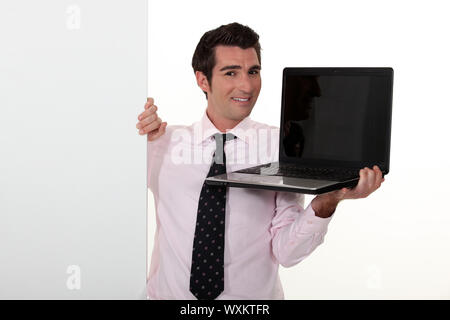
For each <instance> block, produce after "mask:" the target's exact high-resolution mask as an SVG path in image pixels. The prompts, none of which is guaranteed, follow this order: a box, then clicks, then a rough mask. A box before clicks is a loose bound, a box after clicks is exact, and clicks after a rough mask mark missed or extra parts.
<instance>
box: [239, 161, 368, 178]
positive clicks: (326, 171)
mask: <svg viewBox="0 0 450 320" xmlns="http://www.w3.org/2000/svg"><path fill="white" fill-rule="evenodd" d="M237 172H239V173H249V174H261V175H268V176H284V177H290V178H308V179H320V180H332V181H343V180H349V179H353V178H356V177H359V169H352V168H309V167H308V168H306V167H298V166H296V165H293V164H289V163H285V164H280V163H276V164H275V165H274V164H272V165H271V164H264V165H261V166H257V167H252V168H247V169H242V170H239V171H237Z"/></svg>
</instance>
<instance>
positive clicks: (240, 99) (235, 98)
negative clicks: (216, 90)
mask: <svg viewBox="0 0 450 320" xmlns="http://www.w3.org/2000/svg"><path fill="white" fill-rule="evenodd" d="M231 99H232V100H234V101H238V102H248V101H250V98H238V97H233V98H231Z"/></svg>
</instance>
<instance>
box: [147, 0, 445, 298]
mask: <svg viewBox="0 0 450 320" xmlns="http://www.w3.org/2000/svg"><path fill="white" fill-rule="evenodd" d="M447 18H448V10H446V4H445V2H444V1H426V2H425V1H408V2H406V1H396V2H394V1H376V2H375V1H342V0H341V1H282V0H278V1H261V0H259V1H242V0H239V1H235V0H233V1H231V0H229V1H193V0H191V1H149V46H148V50H149V65H148V67H149V70H148V71H149V83H148V92H149V96H152V97H154V98H155V102H156V105H157V106H158V107H159V110H160V111H159V115H160V117H162V118H163V120H165V121H168V123H169V125H173V124H190V123H192V122H194V121H197V120H198V119H199V118H200V117H201V115H202V113H203V111H204V109H205V107H206V100H205V98H204V95H203V93H202V92H201V90H200V89H199V88H198V87H197V86H196V83H195V78H194V73H193V70H192V67H191V59H192V54H193V52H194V49H195V47H196V45H197V43H198V41H199V39H200V37H201V36H202V35H203V33H204V32H206V31H208V30H210V29H213V28H216V27H218V26H220V25H222V24H227V23H230V22H235V21H236V22H240V23H242V24H246V25H248V26H250V27H251V28H252V29H254V30H255V31H256V32H257V33H258V34H259V35H260V43H261V46H262V49H263V50H262V73H261V74H262V79H263V86H262V90H261V94H260V97H259V100H258V103H257V104H256V106H255V108H254V110H253V113H252V118H253V119H254V120H256V121H260V122H264V123H268V124H271V125H276V126H279V116H280V101H281V76H282V69H283V68H284V67H286V66H291V67H310V66H312V67H314V66H330V67H344V66H345V67H359V66H361V67H362V66H371V67H393V68H394V102H393V117H392V143H391V167H390V173H389V174H388V175H387V176H386V181H385V183H384V184H383V185H382V187H381V188H380V189H379V190H377V191H376V192H375V193H374V194H372V195H371V196H370V197H368V198H366V199H361V200H346V201H344V202H342V203H340V204H339V207H338V210H337V211H336V213H335V214H334V218H333V219H332V221H331V223H330V225H329V230H328V234H327V236H326V237H325V242H324V243H323V244H322V245H321V246H320V247H319V248H318V249H317V250H316V251H315V252H313V253H312V255H311V256H310V257H308V258H307V259H306V260H304V261H303V262H301V263H300V264H298V265H297V266H294V267H292V268H289V269H284V268H281V269H280V270H281V271H280V272H281V277H282V282H283V286H284V289H285V296H286V298H287V299H350V298H353V299H443V298H445V299H449V298H450V274H449V270H450V259H449V252H450V250H449V249H450V235H449V231H448V230H449V226H450V223H449V222H450V217H449V213H450V212H449V211H450V210H449V209H448V200H447V199H448V196H447V190H448V182H449V181H450V179H449V178H450V174H449V170H448V168H447V166H446V164H447V159H448V155H449V151H448V150H449V148H448V147H447V145H448V143H446V142H447V141H446V140H447V139H446V138H447V137H448V136H449V134H448V116H449V115H450V112H449V107H450V105H449V100H448V93H447V92H448V90H447V86H448V85H449V81H448V76H449V73H450V70H449V69H450V68H449V66H450V62H449V57H450V50H449V41H448V31H446V30H449V29H450V22H448V21H449V20H448V19H447ZM144 102H145V101H143V104H144ZM149 195H150V199H149V200H150V201H149V204H150V207H149V224H150V225H149V249H150V250H151V248H152V247H153V231H154V227H155V220H154V208H153V206H152V205H153V201H152V199H151V194H149ZM311 199H312V198H311V197H309V196H308V197H307V201H306V205H307V204H308V203H309V201H310V200H311Z"/></svg>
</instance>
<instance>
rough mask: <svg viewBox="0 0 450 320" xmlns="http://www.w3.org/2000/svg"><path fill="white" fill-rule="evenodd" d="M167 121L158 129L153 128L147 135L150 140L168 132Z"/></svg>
mask: <svg viewBox="0 0 450 320" xmlns="http://www.w3.org/2000/svg"><path fill="white" fill-rule="evenodd" d="M166 127H167V122H162V123H161V125H160V126H159V128H158V130H153V131H152V132H150V133H149V134H148V135H147V140H148V141H153V140H156V139H158V138H159V137H161V136H162V135H163V134H164V133H165V132H166Z"/></svg>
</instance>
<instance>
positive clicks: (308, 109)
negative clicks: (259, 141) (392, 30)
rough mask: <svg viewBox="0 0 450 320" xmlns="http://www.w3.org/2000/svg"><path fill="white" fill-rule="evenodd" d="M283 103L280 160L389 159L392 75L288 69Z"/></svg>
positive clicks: (357, 160) (339, 160) (356, 161)
mask: <svg viewBox="0 0 450 320" xmlns="http://www.w3.org/2000/svg"><path fill="white" fill-rule="evenodd" d="M282 104H283V105H282V116H281V121H282V123H281V132H280V138H281V139H280V160H282V159H283V158H284V159H285V160H286V159H287V160H291V161H292V160H296V162H298V161H299V160H304V162H305V163H317V160H319V162H320V161H322V162H324V163H336V164H340V163H352V164H366V163H378V164H382V163H383V162H385V161H386V159H389V144H390V121H391V108H392V75H389V74H387V75H386V74H373V75H371V74H368V75H364V74H362V75H355V74H351V75H347V74H338V75H326V74H321V75H298V74H292V75H290V74H289V73H287V74H286V73H285V75H284V83H283V102H282ZM387 161H389V160H387ZM300 162H302V161H300ZM387 165H388V164H387Z"/></svg>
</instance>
